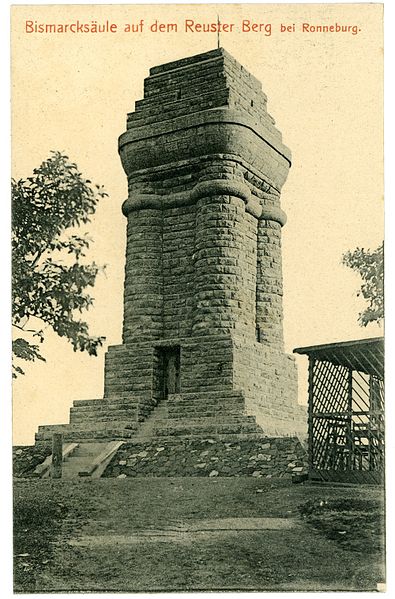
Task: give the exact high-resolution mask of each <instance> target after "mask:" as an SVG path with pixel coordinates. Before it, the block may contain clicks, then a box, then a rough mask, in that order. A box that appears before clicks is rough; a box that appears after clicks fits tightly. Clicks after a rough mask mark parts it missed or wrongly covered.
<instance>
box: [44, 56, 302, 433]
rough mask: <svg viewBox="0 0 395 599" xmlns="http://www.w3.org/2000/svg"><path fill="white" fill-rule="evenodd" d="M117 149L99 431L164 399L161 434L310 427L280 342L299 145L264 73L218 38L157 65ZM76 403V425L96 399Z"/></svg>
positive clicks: (120, 427) (129, 426)
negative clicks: (291, 172) (111, 321)
mask: <svg viewBox="0 0 395 599" xmlns="http://www.w3.org/2000/svg"><path fill="white" fill-rule="evenodd" d="M119 152H120V157H121V161H122V165H123V168H124V170H125V173H126V175H127V178H128V198H127V199H126V201H125V202H124V204H123V207H122V210H123V213H124V215H125V217H126V218H127V254H126V268H125V292H124V321H123V343H122V345H119V346H114V347H110V348H109V350H108V352H107V355H106V367H105V390H104V400H93V402H103V401H104V404H103V403H102V404H101V405H102V406H103V405H105V406H107V420H108V421H110V420H111V422H112V424H111V426H110V424H109V422H107V425H106V428H105V427H102V428H103V435H105V434H107V435H108V436H111V435H112V436H113V437H115V438H122V437H125V436H132V435H133V432H134V430H135V429H136V427H135V426H134V422H137V423H138V422H139V421H140V422H141V421H142V420H144V419H145V418H146V417H147V416H148V414H149V413H150V412H151V411H152V409H153V408H154V407H155V406H156V405H157V404H158V403H159V402H161V401H162V400H168V401H167V405H168V416H167V418H166V420H165V421H162V422H161V424H160V426H159V428H160V430H158V434H163V435H188V434H199V432H201V433H203V434H207V433H209V434H214V433H221V434H222V433H223V434H229V433H245V434H248V433H252V432H254V433H256V432H257V431H260V433H262V430H261V429H260V428H259V427H257V425H256V423H255V419H254V416H255V417H256V422H257V423H258V424H259V425H260V426H261V427H262V428H263V431H264V433H265V434H267V435H291V434H293V433H295V432H300V431H302V430H304V428H305V423H304V415H303V410H302V409H301V408H300V407H299V406H298V405H297V400H296V396H297V381H296V367H295V364H294V359H293V358H292V357H291V356H288V355H286V354H285V353H284V349H283V308H282V272H281V228H282V226H283V225H284V224H285V221H286V216H285V213H284V212H283V210H282V209H281V207H280V192H281V188H282V186H283V184H284V182H285V180H286V178H287V174H288V169H289V167H290V165H291V154H290V151H289V150H288V148H286V146H284V144H283V143H282V138H281V134H280V132H279V131H278V130H277V129H276V128H275V126H274V120H273V119H272V117H271V116H270V115H269V114H268V112H267V109H266V96H265V94H264V93H263V92H262V89H261V84H260V83H259V81H258V80H257V79H256V78H255V77H253V76H252V75H251V74H250V73H248V72H247V71H246V70H245V69H244V68H243V66H241V65H240V64H239V63H238V62H237V61H236V60H235V59H234V58H233V57H232V56H230V55H229V54H228V53H227V52H226V51H225V50H223V49H216V50H213V51H210V52H207V53H204V54H200V55H197V56H193V57H190V58H185V59H182V60H179V61H176V62H171V63H168V64H164V65H161V66H157V67H154V68H152V69H151V70H150V75H149V77H148V78H147V79H146V80H145V82H144V99H142V100H140V101H138V102H136V106H135V112H133V113H131V114H129V115H128V118H127V130H126V131H125V133H123V134H122V135H121V136H120V138H119ZM74 405H75V407H74V408H72V417H71V423H73V418H74V421H75V422H77V421H80V420H79V418H81V417H80V416H78V413H79V411H81V410H82V409H84V410H85V414H86V413H87V410H88V409H89V410H91V411H92V410H94V409H96V408H95V407H94V406H95V404H94V403H92V401H91V402H89V405H90V407H89V406H88V402H87V401H85V402H84V401H79V402H75V404H74ZM92 413H93V412H92ZM103 413H104V412H103V410H102V420H103ZM73 414H74V415H73ZM132 421H133V422H132ZM68 426H70V425H68ZM136 426H137V425H136ZM44 428H47V427H44ZM96 428H97V426H96ZM104 428H105V430H104ZM103 435H102V436H103ZM92 436H95V435H94V434H93V433H92ZM96 436H100V435H96Z"/></svg>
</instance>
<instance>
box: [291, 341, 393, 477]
mask: <svg viewBox="0 0 395 599" xmlns="http://www.w3.org/2000/svg"><path fill="white" fill-rule="evenodd" d="M294 352H295V353H297V354H303V355H307V356H308V357H309V406H308V407H309V421H308V422H309V477H310V478H311V479H313V480H314V479H319V480H325V481H339V482H365V483H380V482H382V480H383V476H384V339H383V338H382V337H378V338H373V339H361V340H358V341H345V342H341V343H330V344H327V345H315V346H311V347H299V348H296V349H295V350H294Z"/></svg>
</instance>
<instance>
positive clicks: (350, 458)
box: [347, 368, 355, 470]
mask: <svg viewBox="0 0 395 599" xmlns="http://www.w3.org/2000/svg"><path fill="white" fill-rule="evenodd" d="M352 383H353V378H352V368H349V369H348V378H347V412H348V415H347V437H348V438H347V445H348V451H349V454H348V464H347V470H354V453H355V450H354V437H353V430H352Z"/></svg>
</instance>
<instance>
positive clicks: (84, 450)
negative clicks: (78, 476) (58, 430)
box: [72, 442, 106, 458]
mask: <svg viewBox="0 0 395 599" xmlns="http://www.w3.org/2000/svg"><path fill="white" fill-rule="evenodd" d="M105 446H106V443H104V442H102V443H87V442H85V443H79V445H78V447H77V448H76V449H75V450H74V452H73V454H72V457H73V458H74V457H78V458H79V457H87V456H95V455H97V454H99V453H100V452H101V451H102V450H103V449H104V448H105Z"/></svg>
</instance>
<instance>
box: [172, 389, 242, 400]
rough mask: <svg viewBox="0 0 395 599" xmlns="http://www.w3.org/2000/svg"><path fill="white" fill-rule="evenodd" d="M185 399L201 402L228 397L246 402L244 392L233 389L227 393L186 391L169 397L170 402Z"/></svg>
mask: <svg viewBox="0 0 395 599" xmlns="http://www.w3.org/2000/svg"><path fill="white" fill-rule="evenodd" d="M179 397H181V398H185V399H186V400H187V401H195V400H197V401H200V400H201V399H205V398H208V397H210V398H212V399H213V400H214V399H226V398H228V397H234V398H235V400H237V399H239V400H240V401H243V400H244V394H243V392H242V391H235V390H233V389H230V390H227V391H226V390H225V391H199V392H196V391H194V392H192V391H185V392H182V393H176V394H174V395H169V400H168V401H169V402H172V401H180V400H177V399H175V398H179Z"/></svg>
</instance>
